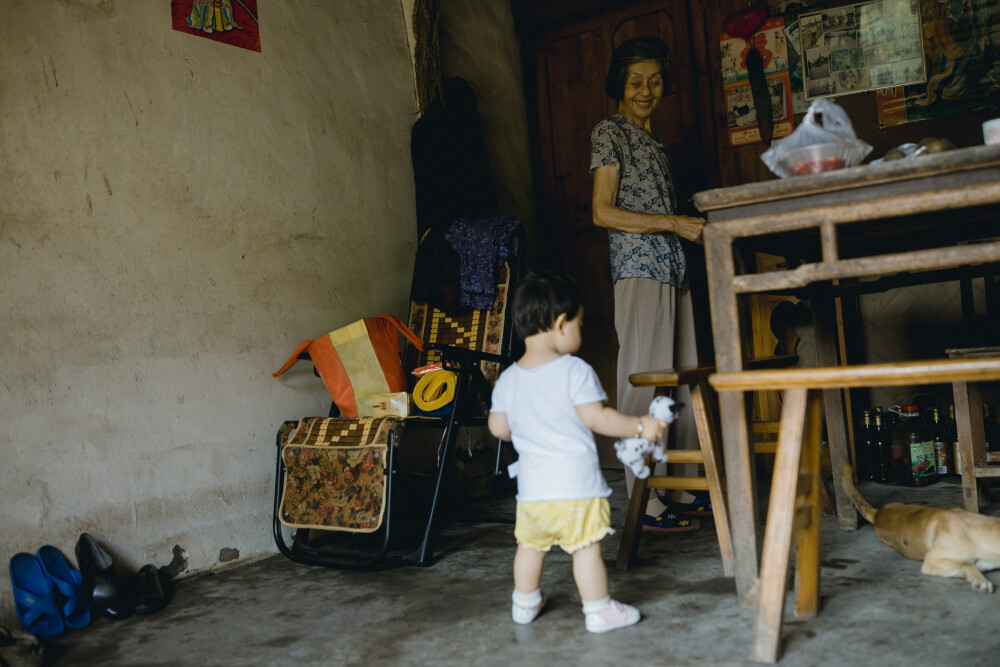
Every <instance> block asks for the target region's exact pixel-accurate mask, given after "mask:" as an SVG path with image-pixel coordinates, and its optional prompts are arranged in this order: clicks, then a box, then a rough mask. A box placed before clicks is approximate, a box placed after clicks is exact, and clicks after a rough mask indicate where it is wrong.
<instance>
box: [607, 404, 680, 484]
mask: <svg viewBox="0 0 1000 667" xmlns="http://www.w3.org/2000/svg"><path fill="white" fill-rule="evenodd" d="M683 407H684V404H683V403H676V402H675V401H674V399H672V398H670V397H668V396H657V397H656V398H654V399H653V402H652V403H650V404H649V414H650V416H652V417H655V418H657V419H660V420H662V421H665V422H667V423H668V424H671V423H673V421H674V418H675V417H676V416H677V413H678V412H680V410H681V408H683ZM650 452H652V453H653V459H654V460H656V461H659V462H660V463H666V461H667V452H666V445H665V444H664V443H662V442H650V441H649V440H646V439H645V438H625V439H623V440H619V441H618V442H616V443H615V454H616V455H617V456H618V460H619V461H621V462H622V463H624V464H625V465H626V466H628V467H629V468H631V469H632V473H633V474H634V475H635V476H636V477H638V478H639V479H646V478H647V477H649V466H648V465H646V454H649V453H650Z"/></svg>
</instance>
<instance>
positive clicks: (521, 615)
mask: <svg viewBox="0 0 1000 667" xmlns="http://www.w3.org/2000/svg"><path fill="white" fill-rule="evenodd" d="M544 606H545V593H542V599H541V601H540V602H539V603H538V604H537V605H535V606H534V607H522V606H520V605H519V604H517V602H514V603H513V604H511V607H510V617H511V618H512V619H514V622H515V623H520V624H521V625H527V624H528V623H531V622H532V621H533V620H535V619H536V618H538V614H539V613H540V612H541V611H542V607H544Z"/></svg>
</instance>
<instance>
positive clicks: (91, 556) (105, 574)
mask: <svg viewBox="0 0 1000 667" xmlns="http://www.w3.org/2000/svg"><path fill="white" fill-rule="evenodd" d="M76 563H77V565H78V566H79V567H80V573H81V574H82V575H83V592H84V595H86V596H87V598H88V599H89V600H90V601H91V603H92V606H93V608H94V609H97V610H99V611H100V612H101V613H102V614H104V615H105V616H107V617H108V618H110V619H111V620H115V621H116V620H120V619H123V618H128V617H129V616H131V615H132V594H131V591H130V590H129V587H128V585H127V584H126V582H125V581H123V580H122V579H121V578H119V577H118V573H117V572H116V571H115V563H114V561H112V560H111V556H109V555H108V554H107V552H106V551H104V549H102V548H101V545H99V544H98V543H97V540H95V539H94V538H93V537H91V536H90V534H89V533H84V534H83V535H81V536H80V539H79V540H78V541H77V543H76Z"/></svg>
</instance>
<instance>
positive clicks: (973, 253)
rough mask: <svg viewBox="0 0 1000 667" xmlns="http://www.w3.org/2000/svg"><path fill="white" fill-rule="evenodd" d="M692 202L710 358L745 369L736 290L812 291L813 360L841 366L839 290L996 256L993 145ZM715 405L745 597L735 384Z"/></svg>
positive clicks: (752, 571) (754, 534)
mask: <svg viewBox="0 0 1000 667" xmlns="http://www.w3.org/2000/svg"><path fill="white" fill-rule="evenodd" d="M694 203H695V205H696V206H697V207H698V209H699V210H700V211H702V212H703V213H705V214H706V216H707V218H708V225H707V226H706V227H705V253H706V258H707V266H708V286H709V295H710V299H711V316H712V332H713V336H714V345H715V363H716V367H717V368H718V370H719V372H721V373H732V372H737V371H740V370H742V369H743V368H744V364H745V359H746V357H747V356H748V355H746V354H745V346H746V337H745V336H744V335H742V332H743V331H746V330H748V329H747V328H746V326H745V324H744V323H742V322H741V310H740V308H739V299H740V298H741V297H743V296H746V295H750V294H761V293H771V294H795V295H798V296H803V297H805V298H808V299H809V300H810V301H811V304H812V308H813V320H814V330H815V335H816V349H817V357H818V358H817V363H818V364H819V365H820V366H837V365H839V360H838V357H837V351H836V350H837V340H836V317H835V312H834V298H835V296H836V295H837V293H838V290H846V289H853V290H855V291H881V290H884V289H891V288H893V287H898V286H902V285H913V284H921V283H930V282H939V281H942V280H956V279H958V278H960V277H967V276H968V275H970V274H973V275H986V274H989V273H992V272H995V271H996V270H997V267H996V265H997V264H998V263H1000V240H997V237H998V236H1000V224H998V220H1000V147H996V146H977V147H973V148H964V149H959V150H955V151H950V152H945V153H939V154H935V155H929V156H921V157H919V158H912V159H906V160H896V161H891V162H884V163H881V164H877V165H868V166H860V167H854V168H851V169H843V170H840V171H833V172H826V173H823V174H816V175H812V176H799V177H793V178H788V179H782V180H774V181H767V182H763V183H753V184H749V185H742V186H737V187H731V188H722V189H717V190H709V191H705V192H701V193H698V194H697V195H695V197H694ZM991 237H992V240H989V239H991ZM983 239H987V240H986V241H984V242H977V241H980V240H983ZM757 251H762V252H768V253H772V254H777V255H783V256H785V257H787V258H789V261H788V262H787V264H786V268H785V269H784V270H779V271H773V272H768V273H753V272H752V267H753V266H754V264H753V262H752V261H749V260H750V259H751V258H752V257H753V255H754V253H755V252H757ZM990 265H992V266H990ZM745 267H748V268H745ZM741 325H742V326H741ZM823 403H824V408H825V412H826V423H827V436H828V440H829V443H830V456H831V459H832V463H833V470H834V492H835V499H836V504H837V515H838V521H839V523H840V527H841V528H842V529H847V530H853V529H855V528H856V527H857V513H856V512H855V511H854V508H853V507H852V506H851V505H850V503H849V502H848V501H847V500H846V497H845V495H844V489H843V485H842V483H841V477H840V475H839V470H840V468H841V466H842V464H843V463H844V461H845V460H847V437H848V436H847V429H846V424H845V419H844V408H843V405H844V404H843V399H842V391H841V390H839V389H827V390H824V392H823ZM720 413H721V421H722V431H723V456H724V462H725V466H726V477H727V489H728V497H729V503H730V519H731V521H732V526H731V533H732V541H733V552H734V557H735V561H734V574H735V577H736V588H737V592H738V594H739V598H740V602H741V603H742V604H743V605H744V606H752V605H753V604H754V599H755V595H756V588H757V582H758V579H757V577H758V567H759V562H760V561H759V558H760V541H761V540H760V537H761V535H760V531H759V520H758V512H757V504H756V492H755V488H754V487H755V483H754V479H753V475H752V470H753V465H752V461H751V453H750V451H751V450H750V437H749V428H748V420H747V414H746V409H745V403H744V401H743V398H742V396H741V395H740V394H739V393H738V392H726V393H724V394H722V395H721V396H720Z"/></svg>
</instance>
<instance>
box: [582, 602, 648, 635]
mask: <svg viewBox="0 0 1000 667" xmlns="http://www.w3.org/2000/svg"><path fill="white" fill-rule="evenodd" d="M639 617H640V616H639V610H638V609H636V608H635V607H632V606H630V605H627V604H624V603H621V602H619V601H618V600H611V602H610V604H608V606H607V607H605V608H604V609H603V610H601V611H594V612H591V613H589V614H587V615H586V617H585V620H584V624H585V625H586V626H587V631H588V632H608V631H610V630H617V629H618V628H627V627H628V626H630V625H635V624H636V623H638V622H639Z"/></svg>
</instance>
